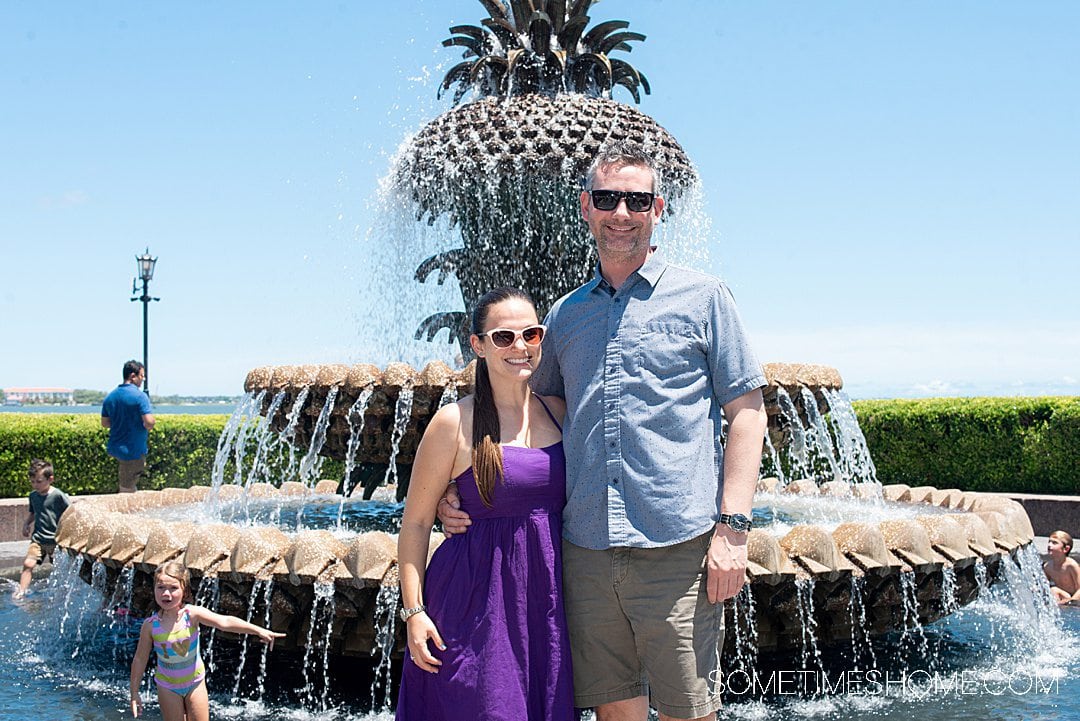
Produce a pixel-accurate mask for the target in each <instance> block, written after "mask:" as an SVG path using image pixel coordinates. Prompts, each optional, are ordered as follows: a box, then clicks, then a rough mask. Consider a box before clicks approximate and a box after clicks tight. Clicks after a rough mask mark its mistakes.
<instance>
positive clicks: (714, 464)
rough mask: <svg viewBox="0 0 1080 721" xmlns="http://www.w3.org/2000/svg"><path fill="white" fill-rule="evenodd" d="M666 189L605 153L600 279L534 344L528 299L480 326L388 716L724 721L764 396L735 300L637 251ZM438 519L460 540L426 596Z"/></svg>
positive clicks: (616, 150)
mask: <svg viewBox="0 0 1080 721" xmlns="http://www.w3.org/2000/svg"><path fill="white" fill-rule="evenodd" d="M657 180H658V178H657V171H656V167H655V165H654V163H653V161H652V159H651V158H650V157H649V156H647V155H646V154H644V153H643V152H642V151H641V150H640V149H639V148H637V147H634V146H628V145H623V144H616V145H612V146H609V147H608V148H606V149H603V150H601V152H600V155H599V156H598V157H597V158H596V159H595V160H594V161H593V164H592V166H591V167H590V169H589V173H588V176H587V181H586V190H585V191H583V192H582V194H581V209H582V216H583V217H584V219H585V221H586V222H587V223H588V225H589V229H590V231H591V232H592V234H593V236H594V238H595V239H596V245H597V251H598V254H599V259H600V263H599V267H598V272H597V274H596V276H595V277H594V278H593V280H591V281H590V282H588V283H586V284H585V285H584V286H582V287H581V288H578V289H577V290H576V291H574V292H572V293H570V294H569V295H567V296H565V297H564V298H562V299H560V300H559V301H558V302H557V303H556V304H555V306H554V307H553V308H552V310H551V312H550V313H549V314H548V317H547V319H546V323H547V327H545V326H543V325H539V324H538V318H537V315H536V310H535V308H534V307H533V304H532V302H531V301H530V300H529V298H528V296H527V295H525V294H524V293H522V292H521V291H516V290H512V289H498V290H495V291H491V292H490V293H488V294H487V295H485V296H484V297H483V298H481V300H480V301H479V303H478V305H477V307H476V308H475V309H474V310H473V316H472V336H471V337H470V343H471V345H472V348H473V350H474V351H475V352H476V355H477V358H478V361H477V368H476V392H475V394H474V395H473V396H469V397H467V398H464V399H462V400H461V401H459V402H458V403H456V404H451V405H448V406H446V407H444V408H443V409H442V410H440V411H439V412H438V413H437V414H436V415H435V417H434V418H433V419H432V422H431V425H430V426H429V428H428V430H427V432H426V433H425V435H424V439H423V441H422V442H421V445H420V448H419V449H418V451H417V456H416V462H415V464H414V466H413V475H412V480H411V482H410V487H409V495H408V499H407V500H406V505H405V515H404V518H403V519H402V528H401V534H400V538H399V545H398V561H399V565H400V573H401V588H402V603H403V606H404V609H403V610H402V617H403V618H405V619H406V623H407V627H408V628H407V634H406V635H407V639H408V653H407V655H406V661H405V669H404V673H403V678H402V685H401V693H400V697H399V700H398V710H397V716H398V718H399V719H458V718H460V719H474V718H485V719H536V720H540V719H544V720H547V719H573V718H576V715H575V713H576V712H575V711H574V707H575V706H577V707H579V708H587V707H595V708H596V714H597V718H598V719H599V720H600V721H617V720H621V719H627V720H628V721H644V719H645V718H646V716H647V714H648V707H649V705H650V703H651V704H652V706H654V707H655V708H656V709H657V711H658V712H659V714H660V718H661V719H712V718H714V717H715V716H714V713H715V711H716V710H717V709H718V708H719V706H720V694H719V691H718V689H717V683H716V681H717V680H718V679H717V676H716V673H715V672H716V670H717V669H718V666H719V656H720V650H721V648H722V646H723V628H722V619H723V607H722V605H721V604H720V602H721V601H723V600H724V599H726V598H730V597H731V596H733V595H735V594H736V593H737V592H738V591H739V589H740V588H741V587H742V585H743V582H744V572H745V566H746V537H747V531H748V530H749V520H748V518H747V517H748V516H749V515H750V510H751V502H752V498H753V493H754V488H755V485H756V480H757V473H758V464H759V462H760V458H761V446H762V439H763V436H764V430H765V411H764V406H763V403H762V397H761V390H760V389H761V387H762V386H764V385H765V379H764V374H763V373H762V370H761V367H760V365H759V364H758V362H757V360H756V358H755V357H754V355H753V353H752V352H751V351H750V349H749V346H748V343H747V339H746V337H745V334H744V332H743V330H742V326H741V323H740V321H739V318H738V315H737V313H736V310H735V307H734V302H733V300H732V298H731V295H730V293H729V292H728V290H727V288H726V287H725V286H724V285H723V284H722V283H721V282H720V281H719V280H717V279H715V278H712V277H709V276H705V275H702V274H699V273H696V272H693V271H688V270H684V269H682V268H679V267H677V266H673V265H669V264H667V263H666V262H665V261H664V260H663V259H662V258H661V257H660V256H659V255H658V254H656V253H655V252H654V251H655V248H654V247H652V246H651V245H650V239H651V236H652V231H653V228H654V226H655V224H656V223H657V222H658V221H659V219H660V215H661V213H662V211H663V206H664V201H663V198H662V197H661V196H660V194H659V192H658V191H659V188H658V187H657ZM548 328H550V333H549V334H548ZM546 334H548V337H547V338H546V342H545V343H544V346H543V347H544V352H543V354H541V341H544V340H545V335H546ZM563 399H565V400H563ZM721 408H723V411H724V416H725V417H726V419H727V423H728V430H727V441H726V446H725V447H724V448H721V446H720V444H719V443H718V441H717V439H718V436H719V432H720V409H721ZM564 453H565V455H564ZM451 481H455V482H456V487H457V490H456V491H455V490H453V486H450V483H451ZM448 487H449V488H450V490H447V489H448ZM459 500H460V505H461V509H462V510H461V511H456V510H454V509H453V508H452V506H454V505H456V504H457V503H458V501H459ZM444 501H448V502H445V503H444ZM564 505H565V507H564ZM437 510H438V512H439V516H440V518H441V519H442V521H443V523H444V526H446V527H447V529H448V530H449V531H454V532H455V535H454V536H453V537H452V538H450V539H449V540H448V541H446V542H445V543H443V544H442V546H440V547H439V549H438V550H437V551H436V552H435V554H434V556H433V557H432V560H431V563H430V565H429V566H428V568H427V569H426V577H425V562H426V560H427V548H428V538H429V534H430V530H431V527H432V524H433V521H434V518H435V515H436V511H437ZM466 526H469V527H468V529H467V530H466ZM462 531H464V532H463V533H462ZM560 566H561V568H560ZM563 578H565V579H566V584H565V589H564V587H563V584H562V580H563ZM564 604H565V616H564ZM571 654H572V656H573V664H572V669H573V670H572V672H571V663H570V656H571Z"/></svg>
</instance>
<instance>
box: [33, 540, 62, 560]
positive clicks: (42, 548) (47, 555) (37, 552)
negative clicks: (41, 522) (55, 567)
mask: <svg viewBox="0 0 1080 721" xmlns="http://www.w3.org/2000/svg"><path fill="white" fill-rule="evenodd" d="M55 552H56V544H55V543H38V542H37V541H30V548H28V549H27V551H26V558H27V560H29V559H31V558H32V559H34V562H35V563H39V564H40V563H41V562H42V561H46V560H47V561H49V562H50V563H52V562H53V553H55Z"/></svg>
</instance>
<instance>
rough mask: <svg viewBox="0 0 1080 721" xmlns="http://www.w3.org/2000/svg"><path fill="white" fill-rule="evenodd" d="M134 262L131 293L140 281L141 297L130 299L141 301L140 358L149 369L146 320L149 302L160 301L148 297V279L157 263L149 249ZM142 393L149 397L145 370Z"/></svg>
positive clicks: (148, 381)
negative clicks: (135, 270)
mask: <svg viewBox="0 0 1080 721" xmlns="http://www.w3.org/2000/svg"><path fill="white" fill-rule="evenodd" d="M135 262H136V263H138V267H139V277H138V278H135V279H133V280H132V281H131V292H132V293H137V292H138V283H139V280H140V279H141V280H142V295H137V296H135V297H134V298H132V299H131V300H132V302H134V301H136V300H141V301H142V304H143V306H142V356H143V368H144V369H149V368H150V360H149V353H148V351H147V348H148V343H147V341H148V338H149V335H148V328H149V326H148V319H149V317H150V315H149V310H150V301H152V300H161V298H151V297H150V279H151V278H153V277H154V265H155V264H156V263H157V258H154V257H153V256H151V255H150V248H147V249H146V251H145V252H144V253H143V254H142V255H136V256H135ZM143 391H145V392H146V395H150V371H149V370H146V375H145V377H144V378H143Z"/></svg>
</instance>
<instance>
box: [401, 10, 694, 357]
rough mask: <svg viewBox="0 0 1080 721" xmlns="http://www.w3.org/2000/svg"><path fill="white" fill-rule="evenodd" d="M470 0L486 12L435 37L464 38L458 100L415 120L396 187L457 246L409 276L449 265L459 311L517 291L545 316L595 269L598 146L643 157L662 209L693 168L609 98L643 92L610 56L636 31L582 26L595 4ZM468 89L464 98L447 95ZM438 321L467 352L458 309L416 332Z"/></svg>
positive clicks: (449, 78)
mask: <svg viewBox="0 0 1080 721" xmlns="http://www.w3.org/2000/svg"><path fill="white" fill-rule="evenodd" d="M480 3H481V4H482V5H483V6H484V9H485V10H486V11H487V13H488V15H489V17H486V18H484V19H483V20H482V21H481V25H480V26H474V25H458V26H454V27H451V28H450V32H451V37H449V38H448V39H446V40H444V41H443V45H444V46H446V47H462V48H464V61H463V62H461V63H459V64H457V65H455V66H453V67H452V68H451V69H450V70H449V71H448V72H447V73H446V76H445V78H444V79H443V82H442V85H441V87H440V91H439V92H440V94H441V93H442V92H445V91H448V90H450V89H451V88H453V89H454V95H453V103H454V105H457V107H455V108H453V109H452V110H450V111H448V112H446V113H444V114H443V115H441V116H439V117H438V118H436V119H435V120H433V121H431V122H430V123H429V124H427V125H426V126H425V127H424V128H423V129H421V130H420V132H419V133H418V134H417V136H416V137H415V138H414V139H413V142H412V143H411V145H410V146H409V147H408V148H407V150H406V151H405V154H404V156H403V158H402V159H401V162H400V164H399V166H398V172H397V176H396V183H397V186H398V188H399V190H400V191H401V192H402V193H403V194H406V195H407V196H409V197H410V198H411V199H412V201H413V202H414V203H415V207H416V213H417V218H418V219H421V220H422V219H426V220H427V221H428V222H430V223H433V222H435V219H436V218H439V217H441V216H444V215H446V216H448V217H449V219H450V222H451V223H452V224H453V225H455V226H456V227H458V228H459V229H460V231H461V236H462V240H463V247H460V248H455V249H452V250H449V251H446V252H444V253H439V254H438V255H435V256H433V257H431V258H428V259H427V260H425V261H424V262H422V263H421V264H420V266H419V267H418V268H417V269H416V279H417V281H418V282H421V283H422V282H424V281H426V280H427V278H428V277H429V276H430V275H431V274H432V273H434V272H438V276H437V279H438V282H439V283H440V284H441V283H442V282H444V281H445V280H446V279H447V278H448V277H449V276H450V275H451V274H453V275H454V276H455V277H456V278H457V279H458V281H459V283H460V285H461V292H462V296H463V298H464V301H465V307H466V308H471V307H472V306H473V305H474V303H475V301H476V300H477V299H478V298H479V297H480V296H481V295H482V294H483V293H484V292H485V291H486V290H488V289H490V288H493V287H496V286H501V285H510V286H516V287H519V288H524V289H526V290H528V291H529V292H530V293H531V294H532V295H533V297H534V298H535V300H536V302H537V306H538V310H539V312H540V314H541V316H543V314H544V313H545V312H546V311H547V309H548V308H549V307H550V306H551V304H552V303H554V301H555V300H557V299H558V298H559V297H560V296H562V295H563V294H565V293H567V292H568V291H570V290H572V289H573V288H575V287H577V286H578V285H580V284H581V283H583V282H584V281H585V280H586V279H587V278H588V277H589V276H590V275H591V273H592V268H593V266H594V264H595V252H594V248H593V242H592V239H591V237H590V236H589V233H588V229H587V228H586V227H585V225H584V223H583V222H581V219H580V207H579V201H578V197H579V194H580V192H581V188H582V182H583V180H584V175H585V172H586V171H587V169H588V166H589V163H590V162H591V161H592V159H593V157H594V156H595V155H596V152H597V151H598V150H599V149H600V147H601V146H602V145H604V144H605V143H609V142H614V141H619V140H624V141H631V142H635V143H639V144H641V145H642V146H643V147H645V148H646V149H647V150H648V151H649V152H650V153H652V154H653V157H655V158H656V160H657V163H658V166H659V168H660V171H661V176H662V179H663V185H664V194H665V196H666V197H667V199H668V201H669V204H668V209H669V210H671V209H672V207H673V206H677V198H678V196H679V194H680V192H681V190H682V189H683V188H685V187H687V186H688V185H690V184H691V183H693V182H694V181H695V180H696V173H695V171H694V168H693V167H692V165H691V164H690V161H689V159H688V158H687V157H686V154H685V153H684V152H683V150H682V148H681V147H679V144H678V143H677V142H676V141H675V139H674V138H673V137H672V136H671V135H670V134H669V133H668V132H667V131H666V130H664V129H663V128H662V127H660V126H659V125H658V124H657V123H656V122H654V121H653V120H652V119H651V118H650V117H649V116H647V115H645V114H644V113H641V112H640V111H638V110H636V109H635V108H634V107H632V106H630V105H627V104H625V103H621V102H618V101H616V100H613V99H612V97H611V95H612V91H613V89H615V88H616V87H619V88H621V89H622V90H623V91H625V92H627V93H629V94H630V96H631V97H633V99H634V101H635V102H640V99H641V92H642V91H644V92H645V93H649V83H648V81H647V80H646V78H645V76H644V75H642V74H641V73H640V72H639V71H638V70H637V69H635V68H634V67H633V66H632V65H630V64H629V63H627V62H626V61H624V60H621V59H618V58H613V57H611V55H612V54H613V53H615V52H629V51H630V50H631V49H632V48H631V45H630V43H631V42H636V41H640V40H644V39H645V36H644V35H641V34H639V33H636V32H630V31H629V30H627V28H628V27H629V23H627V22H626V21H623V20H611V21H608V22H603V23H600V24H597V25H595V26H593V27H591V28H590V27H589V22H590V18H589V16H588V14H587V13H588V11H589V9H590V7H591V6H592V4H593V2H592V0H509V1H508V2H504V1H502V0H480ZM467 96H472V98H473V99H472V100H471V101H470V102H467V103H466V104H464V105H458V103H460V102H461V101H462V100H463V99H465V98H466V97H467ZM672 201H675V202H672ZM443 328H446V329H448V330H449V333H450V339H449V340H450V342H454V341H457V342H458V343H459V344H460V345H461V349H462V353H463V354H464V356H465V358H466V359H469V358H470V357H471V353H470V349H469V346H468V342H467V339H468V319H467V316H466V314H465V313H462V312H441V313H436V314H434V315H431V316H429V317H428V318H427V319H425V320H424V321H423V322H422V323H421V325H420V327H419V328H418V329H417V331H416V337H417V339H420V338H422V337H424V336H426V337H427V339H428V340H433V339H434V338H435V335H436V334H437V333H438V332H439V331H440V330H442V329H443Z"/></svg>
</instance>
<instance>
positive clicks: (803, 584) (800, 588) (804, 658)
mask: <svg viewBox="0 0 1080 721" xmlns="http://www.w3.org/2000/svg"><path fill="white" fill-rule="evenodd" d="M795 590H796V591H797V592H798V601H799V625H800V627H801V629H802V653H801V654H800V656H799V659H800V661H801V662H802V670H803V671H822V670H824V666H823V664H822V661H821V651H820V650H819V649H818V645H817V625H818V624H817V619H815V618H814V578H813V577H810V578H797V579H795ZM811 662H812V663H813V668H811V667H810V664H811Z"/></svg>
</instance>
